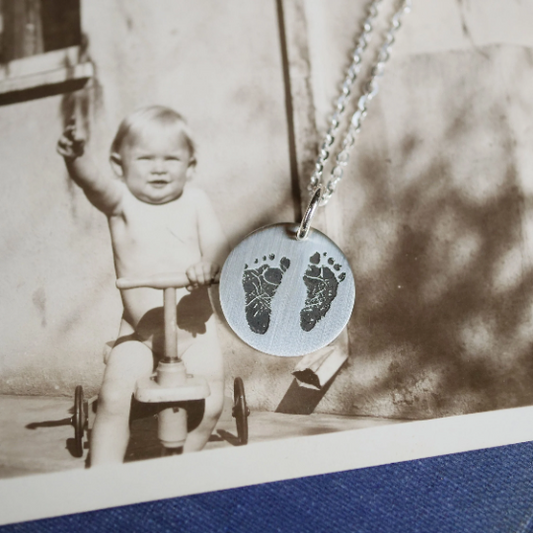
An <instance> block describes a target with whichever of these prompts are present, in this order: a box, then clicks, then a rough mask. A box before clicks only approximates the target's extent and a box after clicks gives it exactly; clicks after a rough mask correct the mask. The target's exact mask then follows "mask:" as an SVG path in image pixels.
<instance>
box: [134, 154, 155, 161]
mask: <svg viewBox="0 0 533 533" xmlns="http://www.w3.org/2000/svg"><path fill="white" fill-rule="evenodd" d="M151 159H152V158H151V157H150V156H149V155H141V156H139V157H138V158H137V161H151Z"/></svg>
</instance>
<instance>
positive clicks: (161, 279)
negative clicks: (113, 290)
mask: <svg viewBox="0 0 533 533" xmlns="http://www.w3.org/2000/svg"><path fill="white" fill-rule="evenodd" d="M187 285H189V278H188V277H187V276H186V275H185V273H179V274H178V273H175V272H174V273H168V274H155V275H153V276H147V277H146V278H119V279H117V288H118V289H138V288H140V287H146V288H149V289H180V288H182V287H186V286H187Z"/></svg>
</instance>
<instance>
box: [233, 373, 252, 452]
mask: <svg viewBox="0 0 533 533" xmlns="http://www.w3.org/2000/svg"><path fill="white" fill-rule="evenodd" d="M231 414H232V415H233V418H235V422H236V423H237V436H238V437H239V444H240V445H241V446H242V445H244V444H247V443H248V415H249V414H250V409H248V407H247V406H246V396H245V394H244V383H243V382H242V379H241V378H235V381H234V382H233V409H232V410H231Z"/></svg>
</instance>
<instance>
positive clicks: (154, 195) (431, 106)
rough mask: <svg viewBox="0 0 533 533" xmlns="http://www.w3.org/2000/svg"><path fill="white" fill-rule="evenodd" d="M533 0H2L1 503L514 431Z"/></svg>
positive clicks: (523, 356)
mask: <svg viewBox="0 0 533 533" xmlns="http://www.w3.org/2000/svg"><path fill="white" fill-rule="evenodd" d="M532 24H533V2H532V1H530V0H526V1H518V0H511V1H508V2H505V3H503V2H501V1H498V0H423V1H422V0H356V1H349V0H333V1H328V2H325V1H323V0H261V1H256V2H249V1H246V0H232V1H231V2H216V1H214V0H196V1H195V2H191V1H187V0H156V1H154V2H150V3H148V2H143V1H140V0H133V1H132V0H127V1H126V0H91V1H88V0H0V125H1V130H0V162H1V163H0V177H1V180H2V184H3V194H2V195H1V197H0V203H1V210H2V213H3V216H2V225H1V227H0V232H1V242H2V255H1V259H0V261H1V267H0V271H1V273H2V275H1V276H0V286H1V294H2V299H1V301H0V316H1V320H0V348H1V349H0V492H1V493H2V494H3V493H5V494H10V498H11V500H10V501H11V502H14V501H16V498H17V497H18V496H17V494H19V493H20V498H21V508H20V509H18V508H16V505H13V504H12V503H10V504H9V510H8V505H6V506H5V507H4V504H3V503H2V501H0V523H8V522H15V521H22V520H27V519H34V518H41V517H44V516H52V515H56V514H61V513H68V512H77V511H79V510H89V509H96V508H100V507H104V506H106V505H108V506H110V505H118V504H125V503H134V502H137V501H141V500H142V499H150V498H153V499H155V498H162V497H165V496H166V497H171V496H175V495H182V494H192V493H195V492H201V491H206V490H218V489H222V488H229V487H232V486H238V485H239V484H246V483H261V482H266V481H272V480H274V479H282V478H283V477H284V476H285V473H284V471H283V470H282V467H281V465H283V464H284V462H283V461H285V460H287V461H289V458H290V462H291V463H292V467H294V470H290V473H289V470H287V473H286V476H287V477H290V476H293V477H294V476H303V475H313V474H317V473H323V472H327V471H328V470H329V469H331V471H333V470H337V471H338V470H341V469H343V468H346V469H348V468H354V467H359V466H361V467H362V466H370V465H372V464H380V462H387V461H393V460H405V459H407V458H415V457H424V456H427V455H430V454H432V453H451V452H454V451H458V450H459V449H462V448H461V447H468V446H471V447H483V446H494V445H498V444H504V443H512V442H519V441H520V440H531V439H533V425H532V427H531V429H529V425H528V420H530V419H531V416H532V415H533V411H532V409H533V408H532V407H531V406H533V387H532V386H531V384H532V383H533V358H532V356H533V290H532V289H533V203H532V197H531V195H532V194H533V69H532V65H533V33H532V32H531V27H532ZM506 413H507V414H506ZM492 414H494V415H495V416H497V417H498V418H497V420H498V423H497V424H495V423H494V422H491V418H490V416H492ZM469 416H472V417H473V418H468V417H469ZM506 417H507V418H506ZM454 420H458V422H457V424H458V426H457V427H462V428H464V432H463V431H462V430H461V431H459V430H452V429H450V428H453V427H454V426H453V424H454V423H455V422H453V421H454ZM469 420H472V422H469ZM492 420H496V419H492ZM502 420H503V421H504V422H502ZM505 420H508V421H509V425H513V426H520V431H522V433H520V434H518V433H516V434H514V433H513V432H512V431H511V432H507V431H506V429H505V428H506V427H507V426H505ZM428 421H431V422H428ZM511 421H512V424H511ZM516 421H518V422H519V423H516ZM417 424H418V425H417ZM424 424H425V425H424ZM411 428H415V429H411ZM418 428H421V429H418ZM468 428H471V431H472V433H471V434H469V430H468ZM517 431H518V429H517ZM402 432H403V433H402ZM414 434H416V435H417V437H416V438H415V440H412V441H409V439H412V438H414V437H413V435H414ZM399 435H404V437H405V439H407V440H405V441H402V440H401V439H402V438H404V437H400V436H399ZM418 435H426V437H420V439H421V440H420V442H422V441H424V439H428V440H427V442H429V441H430V439H433V440H434V441H435V442H438V443H439V446H440V445H443V446H444V447H442V448H434V449H433V448H432V450H433V451H428V449H424V448H423V447H421V446H420V447H419V446H418V444H416V442H419V440H417V439H419V437H418ZM487 435H488V436H489V437H488V438H487V439H486V440H483V439H484V438H485V436H487ZM490 435H494V440H491V439H492V437H490ZM470 437H471V438H472V439H473V440H472V441H469V442H474V440H475V444H458V443H459V442H460V440H461V439H462V438H467V439H468V438H470ZM396 439H399V440H396ZM376 442H379V444H378V445H376ZM424 442H426V441H424ZM461 442H463V441H461ZM400 443H402V444H400ZM406 443H410V444H406ZM413 443H415V444H413ZM443 443H444V444H443ZM352 445H353V446H352ZM446 446H448V447H446ZM407 448H409V451H408V452H406V451H405V450H406V449H407ZM348 449H353V450H356V449H357V450H359V451H358V452H357V453H358V454H360V455H361V457H362V456H363V455H364V456H365V457H367V456H366V455H365V454H366V453H367V452H368V454H369V455H368V457H371V456H372V457H373V458H372V459H368V460H367V459H364V460H363V459H361V461H362V462H361V464H359V463H354V462H353V461H355V459H354V457H352V455H351V454H350V453H346V452H345V450H348ZM465 449H466V448H465ZM342 450H344V452H342V453H341V451H342ZM361 450H362V451H361ZM434 450H439V451H438V452H437V451H434ZM192 452H199V453H192ZM284 453H286V454H288V455H286V456H283V454H284ZM354 454H355V451H354ZM372 454H374V455H372ZM380 454H381V455H380ZM402 454H404V455H402ZM282 456H283V457H282ZM297 457H299V458H300V461H298V460H293V458H297ZM343 461H345V462H343ZM196 465H204V466H200V467H199V468H200V470H198V469H197V466H196ZM217 465H220V466H221V468H222V466H223V468H224V469H223V470H221V472H227V471H228V469H229V468H230V467H231V468H233V469H234V470H235V472H240V474H238V475H237V474H236V475H237V477H236V478H233V476H232V475H227V476H226V477H225V478H224V479H221V475H219V476H218V477H217V475H216V472H217V468H218V466H217ZM246 465H254V466H253V467H251V468H248V467H247V466H246ZM273 465H278V467H279V469H277V468H275V466H273ZM343 465H345V466H343ZM292 467H291V468H292ZM164 469H167V470H168V471H169V472H170V471H172V472H175V473H176V479H175V481H174V484H172V483H170V482H169V483H168V485H165V484H164V483H161V484H160V483H159V482H158V481H154V480H156V479H158V475H156V474H155V472H163V471H164ZM269 469H270V474H269V473H267V471H268V470H269ZM193 470H194V472H196V474H193V475H191V474H190V472H193ZM143 473H145V474H143ZM141 475H142V476H143V479H146V483H145V487H144V488H143V490H144V491H145V492H143V495H140V493H137V492H132V493H131V494H129V495H128V494H126V491H125V492H124V494H123V495H120V498H122V499H120V498H119V499H117V496H116V495H115V496H114V499H113V498H112V497H109V498H108V496H107V495H106V490H105V489H102V488H100V489H99V490H98V491H96V492H98V494H97V495H95V494H94V492H95V491H94V490H93V491H91V490H90V489H88V488H87V489H86V490H87V493H88V494H89V493H91V495H90V496H88V498H87V499H86V500H85V503H84V504H83V505H81V506H78V505H77V504H73V503H72V502H70V503H69V502H66V503H64V504H62V505H63V506H62V507H59V506H58V507H54V508H52V507H50V506H49V505H50V504H49V503H46V504H44V503H43V505H42V508H41V507H39V506H38V509H37V510H33V511H28V510H24V508H23V507H22V493H23V490H24V491H26V490H30V491H32V490H34V494H37V495H39V494H44V491H43V489H42V487H43V486H45V484H48V486H49V495H48V496H47V498H53V494H54V487H60V486H64V485H62V484H64V483H67V481H62V480H68V483H73V484H74V483H79V484H80V485H84V484H87V486H90V484H91V483H93V482H94V480H96V479H104V478H105V479H114V480H115V481H113V483H122V484H123V485H124V484H127V483H129V481H127V480H130V479H132V477H131V476H137V477H138V476H141ZM144 476H146V477H144ZM238 476H241V477H238ZM91 479H92V480H93V481H90V480H91ZM47 480H48V481H47ZM76 480H77V481H76ZM198 480H201V481H198ZM110 482H111V481H110ZM151 483H153V484H154V486H153V487H152V485H151ZM155 485H157V488H156V487H155ZM32 487H35V489H32ZM23 488H24V489H23ZM76 490H82V489H76ZM150 490H152V491H151V492H150ZM77 494H84V493H81V492H80V493H77ZM80 498H81V496H80ZM83 498H84V497H83ZM92 498H95V499H92ZM106 498H107V499H106ZM37 499H39V498H37ZM4 501H6V502H7V500H4ZM17 501H18V500H17ZM44 501H45V500H43V502H44ZM46 501H48V500H46ZM58 505H59V504H58ZM47 506H48V507H47ZM48 509H50V510H48Z"/></svg>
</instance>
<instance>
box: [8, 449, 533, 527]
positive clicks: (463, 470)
mask: <svg viewBox="0 0 533 533" xmlns="http://www.w3.org/2000/svg"><path fill="white" fill-rule="evenodd" d="M532 459H533V443H525V444H518V445H513V446H504V447H501V448H494V449H490V450H481V451H476V452H469V453H462V454H456V455H448V456H442V457H436V458H432V459H424V460H419V461H410V462H406V463H398V464H394V465H385V466H380V467H374V468H367V469H363V470H354V471H349V472H342V473H338V474H329V475H324V476H316V477H311V478H305V479H298V480H293V481H283V482H278V483H270V484H266V485H258V486H253V487H245V488H241V489H233V490H227V491H221V492H215V493H209V494H201V495H195V496H188V497H185V498H176V499H172V500H164V501H158V502H150V503H144V504H139V505H131V506H127V507H119V508H115V509H109V510H103V511H95V512H91V513H84V514H78V515H72V516H66V517H61V518H53V519H48V520H39V521H36V522H27V523H23V524H14V525H9V526H4V527H0V533H15V532H17V533H22V532H37V531H39V532H52V531H53V532H62V533H63V532H64V533H67V532H68V533H71V532H79V531H83V532H86V531H87V532H119V531H128V532H143V531H150V532H152V531H155V532H176V531H179V532H187V533H189V532H190V533H196V532H198V533H206V532H211V531H216V532H232V533H233V532H241V531H242V532H246V533H267V532H274V531H276V532H278V531H281V532H284V531H291V532H299V533H303V532H313V533H314V532H329V531H342V532H346V531H348V532H350V531H355V532H357V533H360V532H362V533H364V532H369V531H371V532H379V533H388V532H401V533H409V532H420V533H432V532H438V533H452V532H453V533H457V532H472V533H473V532H476V533H477V532H479V533H492V532H498V533H500V532H505V533H507V532H509V533H529V532H531V531H533V518H532V516H533V463H532ZM28 505H31V502H30V501H29V502H28Z"/></svg>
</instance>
